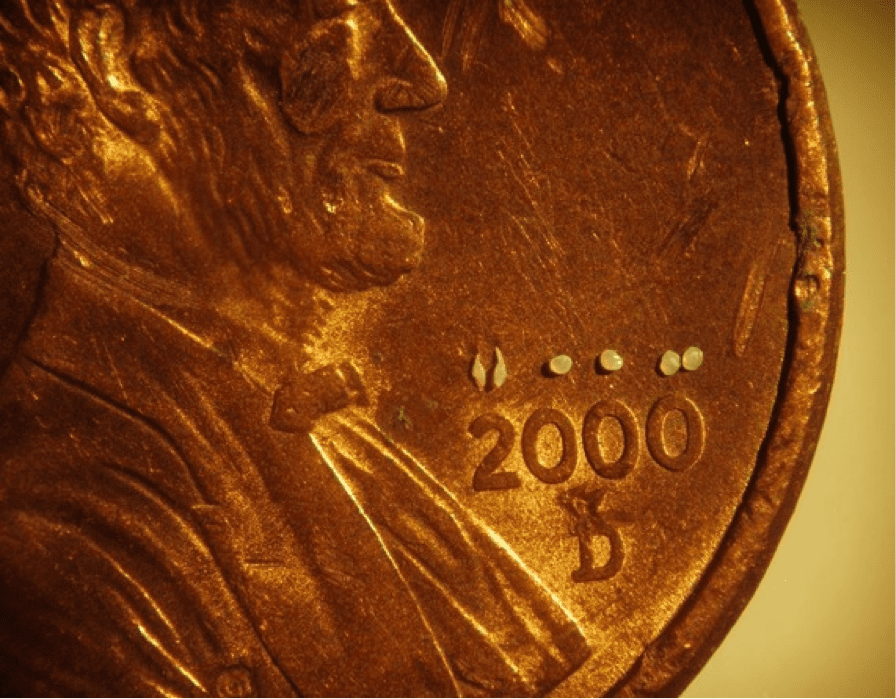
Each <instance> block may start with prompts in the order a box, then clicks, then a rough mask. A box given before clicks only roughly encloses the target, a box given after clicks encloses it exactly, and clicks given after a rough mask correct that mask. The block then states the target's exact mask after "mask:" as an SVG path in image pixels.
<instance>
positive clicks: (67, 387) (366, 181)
mask: <svg viewBox="0 0 896 699" xmlns="http://www.w3.org/2000/svg"><path fill="white" fill-rule="evenodd" d="M446 99H448V89H447V86H446V82H445V79H444V77H443V76H442V74H441V73H440V70H439V68H438V67H437V65H436V63H435V61H434V60H433V58H432V56H431V55H430V54H429V53H428V52H427V50H426V49H425V48H424V47H423V45H422V44H421V43H420V41H419V40H418V39H417V37H416V36H415V35H414V33H413V32H412V30H411V29H410V28H409V26H408V25H407V24H406V23H405V22H404V21H403V19H402V16H401V15H400V14H399V12H398V10H397V8H396V6H394V5H393V4H392V2H390V0H313V1H312V0H265V1H264V2H254V1H251V0H4V1H3V2H2V4H0V124H2V133H0V139H2V150H3V158H4V159H5V161H6V163H7V165H8V170H9V172H11V173H13V174H12V177H13V178H14V188H15V191H16V193H17V194H16V196H17V197H18V199H20V201H21V203H22V206H23V207H25V208H26V209H27V210H28V211H29V212H30V213H31V215H33V216H34V217H35V218H36V219H39V220H41V221H43V222H45V223H46V224H48V225H50V226H52V229H53V231H54V234H55V240H56V243H55V246H54V249H53V252H52V255H51V256H50V259H49V260H48V261H47V263H46V266H45V269H44V272H43V277H42V282H41V290H40V296H39V301H38V304H37V306H36V308H35V310H34V312H33V315H32V317H31V318H30V322H29V323H28V327H27V330H26V332H25V333H24V334H23V336H22V337H21V338H20V340H19V341H18V343H17V346H16V350H15V354H14V356H13V359H12V361H11V362H10V364H9V366H8V368H7V369H6V370H5V372H4V374H3V376H2V381H0V606H2V610H0V686H2V687H4V688H5V689H6V690H7V692H8V693H9V695H10V696H14V695H36V694H41V695H45V694H53V695H55V694H60V695H118V696H130V695H138V696H208V695H223V696H256V695H257V696H279V695H289V696H292V695H330V696H352V695H370V694H381V695H386V696H419V695H437V696H483V695H488V696H494V695H534V694H541V693H544V692H547V691H549V690H550V689H552V688H553V687H555V686H556V685H557V684H558V683H559V682H560V681H562V680H563V679H564V678H565V677H567V676H568V675H569V674H570V673H572V672H573V671H574V670H575V669H576V668H578V667H579V666H580V665H581V664H582V663H583V662H584V660H585V659H586V658H587V657H588V655H589V652H590V651H589V648H588V646H587V644H586V641H585V639H584V637H583V635H582V633H581V631H580V629H579V627H578V625H577V624H576V622H575V620H573V619H572V618H571V616H570V614H569V612H568V611H567V610H566V609H565V608H564V607H563V605H562V604H561V603H560V602H559V601H558V600H557V599H556V598H555V597H554V596H553V594H552V593H551V592H550V591H549V590H548V589H546V588H545V586H544V585H543V584H542V582H541V581H540V580H539V579H538V578H537V577H536V576H535V575H534V574H533V573H532V572H531V571H530V570H529V569H528V567H527V566H526V565H525V564H524V563H523V562H522V561H521V560H520V559H519V558H518V557H517V556H516V555H515V554H514V552H513V551H512V550H511V549H510V548H509V547H508V546H507V545H506V544H505V543H504V542H503V541H502V540H501V539H500V538H499V537H498V536H497V535H495V534H494V533H493V532H492V531H491V530H490V529H489V528H488V527H487V526H486V525H484V524H483V523H481V522H480V521H479V520H478V519H477V518H476V517H475V516H474V515H473V514H472V513H470V512H469V511H467V510H466V509H465V508H464V507H463V506H461V504H460V503H459V502H458V501H457V500H456V499H455V497H454V496H453V495H452V494H451V492H449V491H448V490H447V489H446V488H444V487H443V486H442V485H441V483H440V482H439V481H438V480H437V479H435V478H434V477H433V476H432V475H431V473H430V471H429V470H428V469H427V467H426V464H425V463H423V462H421V461H419V460H417V459H416V458H414V457H413V456H412V455H411V454H410V453H408V452H407V451H405V450H404V449H402V447H401V445H399V444H396V443H394V442H393V441H392V440H390V439H388V438H387V437H386V436H385V434H384V433H383V432H382V431H381V430H380V428H379V427H378V426H377V425H376V424H375V423H374V422H372V421H370V420H367V419H365V418H363V417H361V412H360V411H359V410H358V407H359V406H363V405H364V404H365V402H367V401H369V392H368V391H367V389H366V387H365V378H364V376H363V375H362V372H361V371H359V370H358V368H357V367H356V365H355V363H353V362H352V361H351V360H350V359H345V358H340V359H339V360H338V361H337V360H334V361H333V362H330V363H328V362H326V361H321V360H320V356H319V354H314V347H313V346H314V338H315V337H318V336H320V334H321V333H322V332H323V329H324V328H325V327H326V325H327V323H328V319H331V318H332V316H333V313H334V311H335V310H338V307H339V305H340V304H341V303H343V302H345V301H346V300H348V299H352V298H355V297H357V296H358V295H363V294H365V293H368V292H370V290H372V289H376V288H388V287H389V286H390V285H392V284H394V283H396V282H397V281H398V280H400V279H401V278H402V277H403V276H404V275H407V274H410V273H413V271H414V270H415V268H416V267H417V265H418V263H419V262H420V260H421V257H422V255H423V254H424V241H425V222H424V218H423V216H422V214H421V213H418V212H416V211H414V210H413V207H412V206H411V205H409V204H408V203H407V202H406V200H405V197H404V195H403V190H404V186H403V185H404V184H405V182H406V178H408V177H412V176H413V162H408V158H407V156H406V146H405V127H406V125H407V123H409V120H413V119H417V118H420V115H421V113H423V112H426V111H427V110H433V109H434V108H438V106H439V105H440V104H442V103H443V102H444V101H445V100H446ZM4 234H5V235H28V231H27V230H21V231H6V232H5V233H4ZM357 349H358V352H359V353H360V352H361V349H362V348H357ZM312 355H314V357H313V358H312Z"/></svg>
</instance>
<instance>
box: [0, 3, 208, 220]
mask: <svg viewBox="0 0 896 699" xmlns="http://www.w3.org/2000/svg"><path fill="white" fill-rule="evenodd" d="M210 2H211V0H3V2H2V3H0V120H2V129H0V139H2V152H3V154H4V157H6V158H8V159H9V160H10V162H11V165H12V169H13V172H14V173H15V179H16V185H17V188H18V190H19V192H20V193H21V194H22V195H23V196H24V200H25V203H26V205H28V206H29V208H31V209H32V210H34V211H35V213H40V214H44V215H47V214H48V212H56V213H58V214H61V215H68V214H71V213H74V212H77V213H79V214H80V215H81V216H82V217H83V216H87V217H89V218H94V217H96V216H100V217H102V187H101V186H98V185H100V184H101V183H100V182H95V181H93V179H94V178H98V177H99V173H101V170H102V165H101V163H100V162H99V156H98V154H97V153H96V149H95V145H96V136H97V134H98V133H100V132H101V130H102V129H108V128H109V124H108V121H107V120H106V119H105V118H104V116H103V114H102V112H101V111H100V109H99V108H98V107H97V104H96V101H95V99H94V97H95V96H94V95H93V94H92V92H91V90H90V88H89V86H88V84H87V82H86V81H85V78H84V75H83V74H82V72H81V71H80V70H79V69H78V65H77V59H78V57H77V55H76V53H77V48H76V47H74V46H73V44H74V42H75V40H74V38H73V37H74V28H73V22H74V21H75V16H76V15H77V14H78V13H79V12H84V11H89V10H91V9H102V8H106V9H108V8H113V9H116V10H118V11H120V14H119V16H120V17H122V18H123V20H124V25H123V26H117V27H113V28H112V29H113V30H114V31H116V32H118V33H119V34H118V40H120V41H123V42H128V41H132V40H133V37H135V36H137V35H139V36H141V41H140V42H139V43H135V44H134V45H133V46H128V50H129V52H130V54H131V59H130V66H131V70H132V72H133V75H134V77H135V79H136V81H137V83H138V84H139V88H140V89H142V90H144V91H145V92H146V93H147V94H148V95H154V96H158V97H161V96H162V95H165V100H166V101H167V102H168V103H170V102H171V99H172V98H173V99H175V100H180V101H181V102H184V101H189V100H194V101H195V100H206V103H207V98H209V97H210V94H208V93H210V92H211V91H213V90H214V89H215V86H214V81H213V80H211V79H207V78H208V72H207V71H206V72H205V73H204V72H203V71H202V70H201V65H202V63H201V58H200V57H199V56H198V55H197V54H198V53H199V51H200V50H201V45H202V44H203V43H204V42H203V39H204V37H203V31H204V26H206V24H205V22H204V14H205V13H206V11H207V10H206V6H207V5H209V3H210ZM147 37H149V38H150V40H145V39H146V38H147ZM203 75H205V77H206V79H203ZM178 111H181V112H182V111H184V110H178ZM165 116H168V117H169V118H174V117H173V114H171V115H165V114H162V117H165Z"/></svg>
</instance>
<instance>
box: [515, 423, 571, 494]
mask: <svg viewBox="0 0 896 699" xmlns="http://www.w3.org/2000/svg"><path fill="white" fill-rule="evenodd" d="M548 425H553V426H554V427H556V428H557V429H558V430H559V431H560V439H561V441H562V444H563V454H562V455H561V457H560V461H559V462H558V463H557V464H556V465H555V466H551V467H545V466H543V465H542V464H541V462H540V461H539V459H538V435H539V434H540V433H541V430H542V429H543V428H544V427H547V426H548ZM521 441H522V447H523V461H525V462H526V466H527V467H528V468H529V470H530V471H531V472H532V475H533V476H535V477H536V478H537V479H538V480H540V481H541V482H542V483H549V484H552V485H553V484H556V483H563V482H564V481H566V480H568V479H569V477H570V476H571V475H572V473H573V471H575V470H576V460H577V459H578V457H579V455H578V449H577V444H576V431H575V429H574V428H573V426H572V423H571V422H570V421H569V418H568V417H566V415H564V414H563V413H561V412H560V411H559V410H554V409H553V408H540V409H538V410H536V411H535V412H534V413H532V415H530V416H529V419H528V420H526V424H525V426H524V427H523V436H522V440H521Z"/></svg>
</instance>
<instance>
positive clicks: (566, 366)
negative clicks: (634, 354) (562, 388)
mask: <svg viewBox="0 0 896 699" xmlns="http://www.w3.org/2000/svg"><path fill="white" fill-rule="evenodd" d="M624 364H625V361H624V360H623V359H622V355H621V354H619V352H617V351H616V350H614V349H608V350H604V351H603V352H601V353H600V354H599V355H598V357H597V365H598V366H599V367H600V370H601V371H603V372H608V373H609V372H614V371H619V370H620V369H621V368H622V366H623V365H624ZM572 365H573V361H572V359H571V358H570V357H569V356H568V355H565V354H558V355H557V356H556V357H554V358H553V359H551V361H549V362H548V363H547V365H546V369H547V372H548V373H549V374H550V375H551V376H565V375H566V374H568V373H569V372H570V371H572Z"/></svg>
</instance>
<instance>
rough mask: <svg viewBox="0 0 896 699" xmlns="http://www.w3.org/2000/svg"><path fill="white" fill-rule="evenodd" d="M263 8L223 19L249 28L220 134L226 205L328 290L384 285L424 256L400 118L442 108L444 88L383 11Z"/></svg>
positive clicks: (355, 2) (368, 1)
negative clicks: (227, 159)
mask: <svg viewBox="0 0 896 699" xmlns="http://www.w3.org/2000/svg"><path fill="white" fill-rule="evenodd" d="M259 7H263V4H262V3H252V7H251V9H249V8H247V9H246V10H245V12H239V11H235V12H234V13H232V14H230V15H228V16H226V17H225V19H224V20H222V21H227V22H230V23H231V25H234V24H236V25H239V26H241V27H245V30H244V31H243V32H242V36H243V37H244V38H245V44H244V45H245V53H244V55H243V57H242V59H241V61H240V65H239V66H238V67H236V68H235V69H234V72H233V73H232V74H231V75H230V76H229V78H230V80H231V85H230V88H229V89H230V90H232V94H231V95H230V96H231V98H232V99H231V103H232V104H233V105H234V108H233V109H232V110H231V112H230V113H228V114H225V115H223V116H224V119H223V120H222V121H221V123H220V126H221V128H222V129H224V133H225V139H227V140H230V141H231V142H230V143H228V144H227V146H226V147H227V148H229V149H231V150H232V151H233V159H234V161H233V162H232V163H231V172H229V173H227V174H226V176H225V182H226V183H227V187H228V191H229V192H230V193H229V195H227V196H228V198H229V200H228V201H227V202H226V203H227V205H230V206H237V207H244V208H245V209H246V210H245V211H242V212H241V214H242V216H243V217H244V218H245V219H246V220H248V221H250V222H251V224H250V225H249V227H250V228H252V230H250V231H249V233H248V235H251V236H254V237H255V239H256V241H255V242H257V241H258V239H259V238H260V239H261V240H263V241H264V244H265V245H266V246H268V251H269V252H270V253H271V254H272V255H274V256H275V257H276V258H277V260H278V262H280V263H286V264H289V265H290V266H292V267H294V268H296V269H298V270H299V271H300V272H301V273H302V274H303V275H304V276H306V277H309V278H310V279H311V280H313V281H314V282H316V283H318V284H320V285H322V286H325V287H327V288H330V289H335V290H358V289H364V288H367V287H370V286H374V285H386V284H390V283H392V282H394V281H395V280H396V279H398V278H399V277H400V276H401V275H402V274H404V273H406V272H409V271H410V270H411V269H413V268H414V267H415V266H416V265H417V264H418V262H419V260H420V256H421V254H422V250H423V236H424V222H423V219H422V218H421V216H419V215H418V214H417V213H415V212H413V211H411V210H410V209H409V208H408V207H407V205H406V204H405V203H404V202H403V200H402V185H403V183H404V180H405V177H406V176H407V167H408V164H407V162H406V157H405V142H404V134H403V120H404V119H406V118H408V116H409V113H411V112H414V111H419V110H423V109H427V108H429V107H432V106H434V105H436V104H438V103H440V102H441V101H442V100H443V99H444V97H445V92H446V87H445V80H444V78H443V77H442V75H441V73H440V72H439V70H438V69H437V68H436V66H435V64H434V63H433V60H432V58H431V57H430V56H429V54H428V53H427V52H426V50H425V49H424V48H423V47H422V46H421V45H420V43H419V42H418V41H417V39H416V37H415V36H414V35H413V34H412V32H411V31H410V29H409V28H408V27H407V26H406V25H405V24H404V22H403V21H402V19H401V18H400V17H399V16H398V14H397V13H396V11H395V8H394V7H393V6H392V4H391V3H390V2H389V0H315V2H314V3H313V8H311V9H312V10H313V12H312V13H311V16H310V17H309V16H308V12H307V9H308V8H306V10H305V14H304V15H303V14H302V13H298V14H296V13H286V14H280V15H277V16H276V17H263V16H261V15H260V14H259V13H261V12H263V11H262V10H260V9H259ZM232 28H233V27H231V29H232ZM234 126H238V127H239V128H238V129H236V130H235V129H234ZM234 141H235V142H234Z"/></svg>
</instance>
